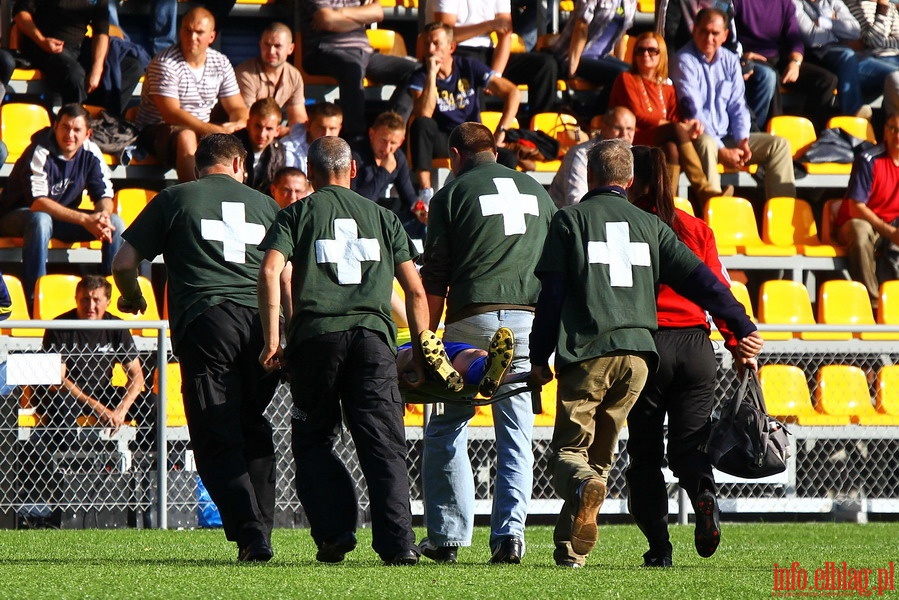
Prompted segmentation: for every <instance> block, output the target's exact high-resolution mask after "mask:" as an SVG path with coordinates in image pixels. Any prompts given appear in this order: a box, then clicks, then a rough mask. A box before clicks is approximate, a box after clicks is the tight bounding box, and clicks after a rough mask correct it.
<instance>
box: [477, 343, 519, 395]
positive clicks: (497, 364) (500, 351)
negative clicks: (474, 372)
mask: <svg viewBox="0 0 899 600" xmlns="http://www.w3.org/2000/svg"><path fill="white" fill-rule="evenodd" d="M513 356H515V337H514V336H513V334H512V330H511V329H508V328H506V327H500V328H499V329H497V330H496V333H494V334H493V339H491V340H490V348H488V349H487V368H486V369H484V376H483V377H482V378H481V381H480V383H479V384H478V393H479V394H480V395H481V396H483V397H484V398H492V397H493V394H495V393H496V390H497V389H498V388H499V386H500V385H502V382H503V377H505V376H506V373H507V372H508V371H509V368H510V367H511V366H512V357H513Z"/></svg>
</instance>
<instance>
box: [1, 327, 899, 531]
mask: <svg viewBox="0 0 899 600" xmlns="http://www.w3.org/2000/svg"><path fill="white" fill-rule="evenodd" d="M105 324H108V322H106V323H104V325H105ZM21 325H22V324H17V325H16V326H21ZM37 325H40V326H42V327H59V326H61V325H60V324H59V322H56V323H55V324H52V323H50V322H43V323H39V324H37ZM29 326H30V327H35V326H36V324H30V325H29ZM122 327H127V325H122ZM145 327H146V326H145ZM145 331H146V329H145ZM136 339H137V348H136V349H134V348H131V349H127V348H126V349H122V348H109V347H107V348H98V349H96V350H93V351H79V352H65V353H62V354H53V353H47V352H45V351H43V350H42V349H41V343H40V338H22V337H19V338H16V337H10V336H2V337H0V358H3V359H5V362H4V363H3V365H5V366H6V380H5V381H4V382H3V383H4V385H2V386H0V400H2V403H3V410H2V412H0V415H2V417H0V527H4V528H16V527H62V528H82V527H96V528H113V527H158V526H161V525H165V526H168V527H170V528H190V527H196V526H198V518H197V507H198V500H197V498H198V478H197V475H196V471H195V468H194V462H193V454H192V452H191V449H190V442H189V439H188V435H187V428H186V426H185V422H184V418H183V408H182V406H183V405H181V404H180V402H181V399H180V394H179V393H178V392H177V390H178V379H177V365H175V364H172V362H173V361H174V360H175V359H174V358H172V357H171V354H170V353H163V354H164V356H165V358H164V360H165V362H166V364H168V365H169V368H168V369H165V370H164V371H165V372H166V374H167V378H168V379H169V381H168V383H167V385H166V383H165V382H163V385H162V386H160V385H159V382H158V380H159V375H160V374H161V373H162V371H163V370H162V369H158V368H157V365H158V364H159V360H160V358H159V356H160V354H159V353H158V352H157V346H158V343H157V338H151V337H147V338H141V337H138V338H136ZM162 339H164V338H162ZM48 357H49V361H48ZM718 357H719V378H718V397H719V399H723V398H726V397H729V396H730V395H731V394H733V393H735V391H736V387H737V381H736V375H735V372H734V371H733V369H732V368H731V360H730V356H729V354H728V353H726V352H724V351H719V353H718ZM135 359H137V360H139V361H140V366H141V371H142V373H143V375H144V378H145V382H146V384H145V389H144V390H143V391H142V392H141V394H140V395H139V396H138V398H137V400H136V401H135V402H134V405H133V407H132V409H133V410H132V411H131V412H130V413H129V415H128V416H127V419H126V424H125V425H123V426H122V427H120V428H119V429H118V430H114V429H113V428H111V427H109V426H103V424H100V423H98V420H97V417H98V412H97V411H96V410H93V409H91V408H90V407H89V406H88V405H87V404H85V403H84V402H80V401H78V400H76V399H75V398H73V391H72V389H71V387H70V386H69V387H67V386H66V385H65V383H62V382H61V381H60V380H61V376H60V372H61V371H60V370H59V367H60V364H63V363H64V364H65V365H66V374H67V375H70V376H72V377H74V378H80V379H81V384H82V385H83V387H82V388H81V391H82V392H85V393H90V394H92V397H95V398H96V399H97V400H100V401H101V402H103V403H104V404H105V405H106V406H107V407H108V408H110V409H115V407H116V406H117V405H118V403H119V402H120V399H121V397H122V395H123V394H124V390H125V389H127V385H128V381H129V376H128V371H127V369H126V368H123V365H125V367H127V366H128V365H130V364H131V361H132V360H135ZM54 361H55V362H54ZM48 362H49V365H50V366H49V367H48V366H47V365H48ZM760 362H761V364H787V365H794V366H796V367H799V369H801V371H802V373H804V375H805V378H806V383H807V384H808V386H809V390H810V395H811V396H810V397H811V398H812V399H814V398H815V396H816V391H817V386H818V374H819V373H820V372H821V368H822V367H824V366H826V365H831V364H839V365H853V366H856V367H859V368H860V369H861V370H862V372H863V373H864V375H865V383H866V385H867V389H866V393H867V394H868V402H871V398H873V397H874V395H875V392H876V390H875V382H876V380H877V374H878V372H879V371H880V369H881V368H883V367H884V366H887V365H892V364H899V346H897V345H896V344H895V343H890V342H866V341H860V340H851V341H847V342H806V341H799V340H791V341H786V342H769V343H768V344H767V345H766V348H765V352H764V354H763V356H762V357H761V360H760ZM54 369H55V371H54ZM29 371H31V372H29ZM54 372H55V379H54ZM26 380H27V381H30V383H22V381H26ZM166 389H167V390H168V394H166V400H167V402H166V404H167V405H168V408H167V410H166V412H165V415H164V417H163V422H164V423H165V424H166V426H165V427H163V428H162V429H161V431H157V430H156V407H157V401H158V399H157V395H158V396H162V395H163V391H165V390H166ZM890 393H892V394H897V393H899V392H897V391H896V390H892V391H891V392H890ZM553 402H554V398H548V397H544V398H543V403H544V407H549V406H550V405H551V404H552V403H553ZM410 408H411V409H414V410H409V411H407V427H406V436H407V452H408V453H407V462H408V466H409V481H410V486H411V500H412V506H413V512H414V513H415V514H419V515H420V514H422V513H423V494H422V484H421V457H422V435H423V428H422V426H421V422H422V421H421V406H418V405H416V406H415V407H410ZM289 409H290V391H289V388H288V387H287V386H286V385H282V386H280V387H279V388H278V391H277V394H276V397H275V399H274V401H273V402H272V404H271V406H270V408H269V411H268V415H269V417H270V418H271V420H272V423H273V425H274V430H275V444H276V451H277V454H278V457H279V462H278V479H277V489H278V496H277V516H276V526H279V527H298V526H305V525H306V524H307V523H306V521H305V518H304V516H303V511H302V508H301V507H300V505H299V501H298V500H297V498H296V493H295V486H294V480H295V476H296V472H295V468H294V464H293V460H292V456H291V451H290V421H289V416H288V415H289ZM544 422H545V421H544V420H541V421H540V423H544ZM788 427H789V429H790V431H791V433H792V434H793V435H792V440H791V441H792V443H793V447H792V450H793V458H792V459H791V462H790V467H789V469H788V471H787V472H786V473H783V474H781V475H776V476H773V477H771V478H767V479H765V480H760V481H746V480H740V479H736V478H732V477H728V476H724V475H722V476H721V477H720V478H719V484H720V497H721V506H722V510H724V511H725V512H745V513H773V512H777V513H840V512H846V511H850V512H852V513H853V514H867V513H897V512H899V499H897V498H899V482H897V474H896V468H895V465H896V464H897V459H899V455H897V453H899V427H894V426H862V425H858V424H847V425H840V426H802V425H796V424H789V425H788ZM468 434H469V455H470V458H471V464H472V468H473V471H474V476H475V490H476V497H477V503H476V507H477V511H478V513H479V514H489V513H490V504H491V496H492V482H493V478H494V475H495V465H496V452H495V442H494V434H493V429H492V427H483V426H481V427H469V430H468ZM551 436H552V428H551V427H547V426H538V427H535V430H534V455H535V466H534V476H535V477H534V490H533V495H532V503H531V509H530V513H531V514H532V515H553V514H557V512H558V510H559V509H560V507H561V501H560V500H559V499H558V498H557V496H556V494H555V492H554V490H553V488H552V485H551V482H550V473H549V471H548V466H547V463H548V457H549V442H550V439H551ZM626 437H627V430H626V429H625V430H624V431H623V432H622V439H621V441H620V442H619V455H618V458H617V462H616V464H615V467H614V469H613V471H612V474H611V476H610V478H609V498H608V500H607V501H606V503H605V504H604V505H603V509H602V512H603V513H607V514H626V512H627V489H626V487H625V485H624V477H623V471H624V469H625V468H626V466H627V453H626V451H625V450H624V445H625V440H626ZM160 443H164V448H165V452H164V456H162V457H161V456H160V453H159V452H158V449H159V447H160V446H159V444H160ZM337 452H338V454H339V455H340V456H341V458H342V459H343V460H344V461H345V463H346V464H347V467H348V469H349V470H350V472H351V473H352V475H353V477H354V479H355V480H356V481H357V484H358V485H357V493H358V495H359V498H360V507H361V508H360V511H361V513H360V517H361V519H362V521H363V522H367V521H368V515H367V510H368V498H367V491H366V486H365V483H364V479H363V477H362V472H361V469H360V468H359V465H358V462H357V461H356V458H355V449H354V446H353V442H352V439H351V437H350V435H349V434H348V433H346V432H345V433H344V434H343V435H342V436H341V437H340V438H339V439H338V448H337ZM161 459H162V460H164V463H165V469H163V473H162V475H164V483H165V487H166V488H167V489H166V495H165V499H166V504H167V507H166V510H165V512H164V515H165V521H166V523H164V524H163V523H160V512H159V507H160V502H159V500H160V498H159V493H158V490H159V484H160V480H161V474H160V473H159V469H158V465H159V462H160V460H161ZM667 478H668V481H669V484H670V485H669V492H670V494H669V510H670V512H671V513H672V514H679V513H680V514H681V516H682V517H684V515H685V511H686V510H687V509H688V507H686V506H685V505H684V499H683V498H682V497H681V494H680V493H679V488H678V487H677V485H676V482H675V481H674V479H673V477H672V476H671V474H670V473H667Z"/></svg>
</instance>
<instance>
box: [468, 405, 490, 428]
mask: <svg viewBox="0 0 899 600" xmlns="http://www.w3.org/2000/svg"><path fill="white" fill-rule="evenodd" d="M468 425H469V426H470V427H493V408H492V407H491V406H490V405H489V404H487V405H484V406H476V407H475V410H474V416H473V417H472V418H471V420H470V421H469V422H468Z"/></svg>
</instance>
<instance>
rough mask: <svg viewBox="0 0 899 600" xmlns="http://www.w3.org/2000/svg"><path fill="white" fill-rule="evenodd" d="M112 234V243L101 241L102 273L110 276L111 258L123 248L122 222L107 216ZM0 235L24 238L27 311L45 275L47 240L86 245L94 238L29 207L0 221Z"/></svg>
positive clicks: (86, 232) (114, 216)
mask: <svg viewBox="0 0 899 600" xmlns="http://www.w3.org/2000/svg"><path fill="white" fill-rule="evenodd" d="M110 220H111V221H112V224H113V226H114V227H115V231H114V232H113V234H112V242H103V250H102V268H103V274H104V275H109V274H110V273H112V258H113V257H114V256H115V253H116V252H118V250H119V248H120V247H121V245H122V232H123V231H125V222H124V221H122V218H121V217H120V216H119V215H116V214H112V215H110ZM0 236H2V237H20V238H24V242H25V243H24V246H23V247H22V287H23V288H24V289H25V297H26V299H27V300H28V305H29V308H30V306H31V304H32V301H33V300H34V284H35V283H36V282H37V280H38V278H39V277H42V276H44V275H46V274H47V248H48V246H49V245H50V239H51V238H55V239H57V240H60V241H63V242H69V243H71V242H89V241H92V240H95V239H97V238H95V237H94V235H93V234H92V233H90V232H89V231H88V230H87V229H85V228H84V227H82V226H81V225H76V224H74V223H67V222H65V221H54V220H53V218H52V217H51V216H50V215H49V214H47V213H45V212H32V210H31V209H30V208H17V209H15V210H13V211H12V212H10V213H8V214H7V215H6V216H4V217H3V218H0Z"/></svg>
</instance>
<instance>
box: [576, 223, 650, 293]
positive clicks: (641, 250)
mask: <svg viewBox="0 0 899 600" xmlns="http://www.w3.org/2000/svg"><path fill="white" fill-rule="evenodd" d="M606 239H607V240H608V241H607V242H587V261H588V262H590V263H602V264H606V265H609V283H610V284H611V285H612V287H633V285H634V273H633V269H632V267H635V266H637V267H650V266H652V261H651V260H650V256H649V244H647V243H646V242H632V241H631V235H630V225H628V224H627V223H606Z"/></svg>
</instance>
